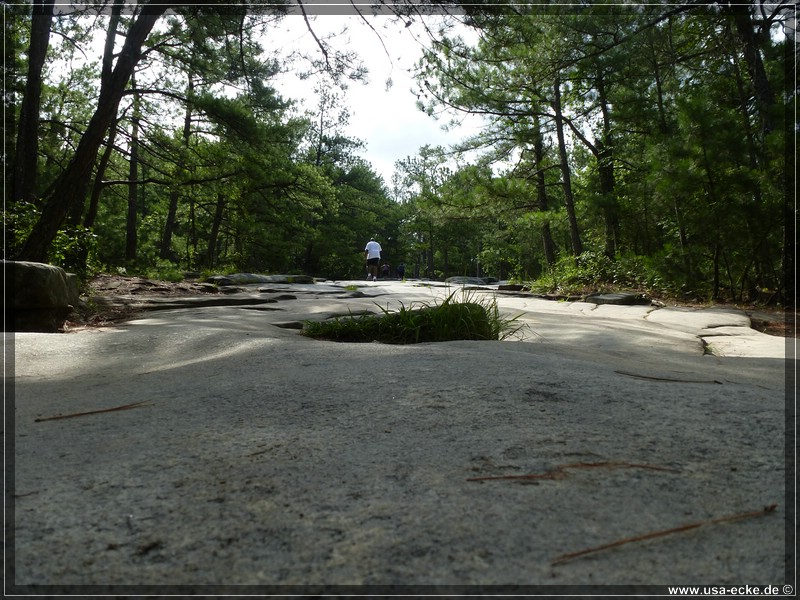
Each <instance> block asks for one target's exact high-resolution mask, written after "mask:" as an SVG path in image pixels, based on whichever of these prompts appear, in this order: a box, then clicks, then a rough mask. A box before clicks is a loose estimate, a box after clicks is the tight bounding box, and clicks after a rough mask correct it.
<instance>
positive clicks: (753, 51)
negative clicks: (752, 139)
mask: <svg viewBox="0 0 800 600" xmlns="http://www.w3.org/2000/svg"><path fill="white" fill-rule="evenodd" d="M726 10H727V12H728V14H730V15H732V17H733V21H734V24H735V25H736V32H737V34H738V36H739V39H740V40H741V42H742V51H743V53H744V59H745V62H746V63H747V73H748V75H749V76H750V81H751V82H752V84H753V92H754V96H755V102H756V109H757V110H758V114H759V116H760V117H761V126H762V128H763V131H764V133H769V132H770V131H772V129H773V127H774V123H773V120H774V119H773V114H772V113H773V109H774V106H775V94H774V93H773V91H772V86H771V85H770V83H769V79H767V71H766V69H765V68H764V61H763V59H762V58H761V49H760V47H759V43H758V40H757V38H756V34H755V32H754V31H753V20H752V18H751V15H750V5H749V4H733V3H728V4H727V6H726Z"/></svg>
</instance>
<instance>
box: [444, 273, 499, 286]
mask: <svg viewBox="0 0 800 600" xmlns="http://www.w3.org/2000/svg"><path fill="white" fill-rule="evenodd" d="M444 281H445V283H451V284H455V285H489V282H488V281H487V280H486V279H484V278H483V277H463V276H461V275H459V276H457V277H448V278H447V279H445V280H444Z"/></svg>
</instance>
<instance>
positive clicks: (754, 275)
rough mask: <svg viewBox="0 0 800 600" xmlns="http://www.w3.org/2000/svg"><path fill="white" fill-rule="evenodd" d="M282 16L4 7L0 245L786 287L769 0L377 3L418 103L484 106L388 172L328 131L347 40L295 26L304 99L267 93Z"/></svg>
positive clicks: (787, 112)
mask: <svg viewBox="0 0 800 600" xmlns="http://www.w3.org/2000/svg"><path fill="white" fill-rule="evenodd" d="M300 7H301V9H302V7H303V5H300ZM288 8H289V5H287V6H286V7H270V9H269V10H265V9H258V10H256V9H255V8H254V7H252V6H250V5H240V6H236V5H226V6H225V8H224V9H223V8H218V7H215V6H213V5H191V6H190V5H187V6H183V5H176V6H170V5H166V4H159V3H155V2H153V3H140V4H138V5H136V6H135V7H133V8H131V7H130V6H128V5H126V4H125V3H123V2H121V1H120V0H113V2H109V3H107V4H104V5H103V6H101V7H97V6H84V7H83V8H77V9H74V10H73V11H72V12H69V13H59V14H55V13H54V10H55V6H54V3H53V2H52V0H42V1H37V2H34V3H33V4H32V5H30V6H28V7H25V6H20V5H14V6H5V7H4V10H5V11H6V16H7V19H6V21H5V23H6V25H5V27H6V30H5V32H4V33H5V39H6V52H7V55H6V65H7V70H6V75H5V86H6V90H7V94H6V96H7V97H8V98H10V99H11V102H12V105H11V106H10V107H9V108H10V110H9V111H8V112H9V114H10V115H12V118H11V120H10V122H9V123H7V126H6V128H5V135H6V140H5V141H6V148H7V157H8V158H7V160H8V162H9V164H10V167H11V168H10V169H8V171H7V172H8V173H9V175H10V178H9V184H8V185H7V186H6V197H5V211H4V226H5V233H6V247H5V255H6V257H7V258H11V259H19V260H36V261H44V262H53V263H56V264H61V265H63V266H65V267H66V268H68V269H70V270H73V271H77V272H79V273H82V274H87V273H89V272H91V271H92V270H97V269H114V268H117V269H122V268H126V269H132V270H144V269H162V270H173V271H182V270H183V271H203V270H205V271H212V270H217V271H222V270H252V271H260V272H278V271H295V272H304V273H308V274H312V275H316V276H322V277H331V278H352V277H360V276H362V275H363V255H362V250H363V244H364V242H365V240H367V239H369V237H370V236H372V235H378V236H379V237H380V238H381V239H382V240H383V242H385V243H383V246H384V250H385V252H386V257H387V259H388V260H390V261H391V262H392V263H393V264H395V265H396V264H398V263H401V262H403V263H406V265H408V267H409V268H408V269H407V274H409V275H411V274H414V275H417V276H422V277H432V278H442V277H447V276H450V275H474V276H490V277H496V278H498V279H508V278H515V279H517V280H521V281H537V282H538V284H539V285H540V286H544V287H547V288H549V289H551V290H552V289H558V288H559V287H560V286H562V287H563V286H565V285H584V286H594V287H597V286H601V285H609V286H618V287H636V288H646V289H649V290H652V291H656V292H665V293H671V294H677V295H681V296H685V297H687V298H705V299H728V300H733V301H763V302H782V303H788V304H792V303H793V301H794V299H793V292H792V286H791V285H787V274H793V272H794V262H793V252H794V249H793V246H792V240H793V239H794V219H795V216H794V207H793V204H792V202H791V201H790V199H791V198H793V195H794V174H793V172H792V171H791V169H789V168H787V167H788V166H790V165H791V164H792V162H791V160H790V159H791V156H792V150H790V148H791V143H790V142H791V140H792V139H793V134H794V128H795V124H794V122H793V119H792V112H793V111H792V110H791V109H792V107H793V106H794V103H795V101H796V87H795V86H796V82H795V81H794V79H793V78H792V77H791V73H792V69H791V67H792V65H794V64H795V61H796V55H795V53H796V48H795V46H794V45H793V42H792V38H793V35H794V34H793V32H791V31H788V33H787V31H786V30H785V28H786V27H788V20H789V17H790V16H791V6H790V5H789V4H788V2H779V3H769V4H768V3H755V4H739V3H727V2H719V3H712V4H708V3H697V2H686V3H683V4H648V5H638V4H637V5H631V6H627V5H619V4H615V3H610V2H609V3H605V2H598V3H585V4H581V5H579V6H574V5H570V6H569V7H567V6H559V5H553V6H551V7H547V8H542V7H539V6H533V5H531V6H526V5H520V4H514V5H510V4H509V5H497V4H492V5H491V6H489V5H487V6H481V5H479V4H475V3H469V4H463V5H462V6H460V7H459V6H458V5H455V10H451V8H452V7H451V8H448V9H447V10H445V8H444V7H442V8H436V7H434V6H433V5H432V6H431V7H430V8H431V10H428V11H423V10H422V7H420V6H418V5H415V4H413V3H402V2H387V3H384V8H388V12H390V13H391V14H392V15H394V16H399V17H400V18H402V19H404V21H407V23H408V24H409V25H411V24H412V23H418V24H422V26H423V30H424V31H425V32H426V33H427V36H426V38H425V40H426V43H425V48H424V50H423V53H422V58H421V59H420V61H419V63H418V64H417V66H416V69H415V72H414V76H415V79H416V81H417V84H418V90H417V95H418V99H419V107H420V109H421V110H424V111H426V112H428V113H430V114H434V113H441V112H449V113H450V114H451V115H453V116H455V117H457V116H458V114H473V115H482V116H483V118H484V120H485V127H484V128H483V130H482V131H481V132H480V133H479V134H477V135H475V136H473V137H472V138H470V139H466V140H464V141H463V143H462V144H460V145H459V146H457V147H454V148H438V147H431V146H430V145H427V144H421V147H420V150H419V153H418V155H416V156H408V157H406V158H405V159H402V160H399V161H398V163H397V165H396V175H395V179H394V181H393V182H392V184H393V186H392V189H390V188H389V187H388V186H387V183H386V182H384V181H383V180H382V179H381V178H380V177H379V176H378V175H377V174H376V173H375V172H374V170H373V169H372V167H371V165H370V164H369V162H368V161H366V160H364V159H363V158H361V157H360V156H359V155H358V150H359V149H360V148H361V146H362V144H363V140H358V139H353V138H351V137H349V135H348V133H347V127H348V123H349V120H350V118H351V117H352V115H350V114H349V111H348V110H347V106H346V101H345V100H344V99H343V97H342V96H341V95H340V94H339V93H338V92H337V89H338V88H337V84H338V83H341V82H342V81H344V80H347V79H348V78H349V79H354V80H360V79H362V78H363V76H364V71H363V68H362V67H361V65H360V64H359V61H358V57H357V55H356V54H355V53H354V52H352V51H349V50H347V49H345V48H339V49H336V48H335V47H334V46H332V45H330V43H329V41H327V40H324V39H320V38H318V37H317V36H316V35H315V36H314V37H315V40H316V41H317V42H318V44H319V49H320V52H319V53H318V55H317V56H316V57H315V58H314V59H312V60H309V61H306V63H304V64H303V66H302V68H303V69H305V70H306V71H308V72H309V73H311V72H317V73H319V74H322V75H323V77H325V78H326V79H324V82H325V83H321V84H320V86H319V87H318V90H317V101H316V109H315V110H312V111H307V112H301V111H299V110H297V106H296V102H295V99H293V98H285V97H282V96H281V94H280V93H279V92H278V91H277V90H276V88H275V87H274V85H273V84H272V80H273V79H274V78H275V77H276V76H277V75H278V74H279V73H280V72H281V71H282V70H285V69H287V68H299V67H297V65H294V66H290V63H289V62H288V57H287V56H281V55H279V54H270V53H269V52H266V51H265V49H264V47H263V40H264V39H265V36H269V34H270V28H271V27H274V26H275V24H276V23H277V22H278V21H279V20H281V19H283V18H285V16H286V14H287V11H288ZM446 12H449V13H450V14H445V13H446ZM303 16H306V15H305V13H303ZM353 18H354V19H355V20H356V21H358V22H361V21H365V19H361V18H360V17H359V16H358V15H355V16H354V17H353ZM296 22H297V23H298V25H301V24H302V26H304V27H305V26H307V25H308V26H310V25H309V24H308V21H307V19H304V20H302V21H301V20H300V19H296ZM312 31H313V29H312ZM467 33H469V35H466V34H467ZM387 43H388V42H387ZM467 153H469V154H467ZM453 156H471V157H472V158H471V159H470V160H468V161H467V160H466V159H462V160H461V161H459V162H458V163H454V162H453V161H452V157H453Z"/></svg>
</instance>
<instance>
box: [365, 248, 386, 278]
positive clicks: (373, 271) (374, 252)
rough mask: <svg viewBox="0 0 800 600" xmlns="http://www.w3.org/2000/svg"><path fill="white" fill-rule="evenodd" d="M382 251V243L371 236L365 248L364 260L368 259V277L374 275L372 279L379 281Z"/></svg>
mask: <svg viewBox="0 0 800 600" xmlns="http://www.w3.org/2000/svg"><path fill="white" fill-rule="evenodd" d="M381 251H382V248H381V245H380V244H379V243H378V242H376V241H375V238H374V237H371V238H369V241H368V242H367V245H366V247H365V248H364V260H366V261H367V279H369V278H370V277H372V281H378V264H379V263H380V262H381Z"/></svg>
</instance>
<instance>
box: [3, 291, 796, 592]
mask: <svg viewBox="0 0 800 600" xmlns="http://www.w3.org/2000/svg"><path fill="white" fill-rule="evenodd" d="M329 285H330V287H331V288H332V290H328V292H331V291H334V292H337V293H336V294H334V293H312V292H310V291H308V290H307V289H306V288H301V287H299V286H298V287H296V288H295V291H294V292H290V293H289V294H288V295H294V296H295V297H294V298H288V297H287V298H285V299H282V300H277V301H276V302H274V303H269V304H267V305H265V306H259V305H256V304H253V305H249V306H248V305H239V306H202V307H192V308H180V309H172V310H159V311H154V312H147V313H145V314H144V315H143V316H142V317H141V318H139V319H136V320H133V321H130V322H128V323H124V324H122V325H119V326H115V327H109V328H99V329H92V330H86V331H81V332H79V333H74V334H61V335H52V334H51V335H47V334H37V333H25V334H17V335H16V336H14V337H13V338H11V339H9V340H7V343H9V344H12V345H13V348H9V349H8V350H9V351H10V350H13V351H14V352H15V372H14V376H15V379H14V383H15V397H14V402H15V410H14V413H13V414H14V423H13V427H12V428H10V429H9V435H12V434H13V445H14V457H15V465H14V466H15V469H14V471H13V472H14V474H15V481H14V490H13V491H14V494H15V499H14V509H15V510H14V512H13V517H14V523H13V526H14V533H15V540H14V541H15V545H14V550H15V555H14V556H15V562H14V565H15V571H14V573H12V574H11V577H12V578H13V579H11V581H12V582H13V584H15V585H16V586H19V587H17V588H15V589H17V590H21V591H31V590H33V589H36V590H38V592H39V593H45V592H47V588H33V587H31V586H42V585H44V586H47V585H51V586H61V589H67V590H72V591H73V593H81V590H82V589H85V588H81V586H85V585H88V584H97V585H103V586H111V587H110V588H109V587H104V588H103V589H105V590H111V591H113V592H117V593H127V594H129V595H131V594H135V591H133V590H134V588H128V587H126V586H133V585H141V584H143V583H145V584H147V585H151V586H155V589H157V590H159V591H160V592H161V593H165V594H166V593H170V590H173V591H176V588H174V587H171V586H176V585H182V586H187V587H185V588H181V589H179V590H177V591H180V592H181V593H208V589H209V588H204V587H202V586H203V585H207V584H226V585H247V586H290V587H282V588H276V589H274V590H272V591H273V592H274V593H278V591H280V590H283V591H284V592H285V591H286V590H292V589H295V590H299V591H302V589H303V588H292V587H291V586H307V585H320V586H336V585H342V586H350V585H356V586H358V585H366V586H375V585H401V586H403V585H456V586H459V585H512V586H566V587H564V588H559V589H563V590H565V592H566V593H577V592H579V590H580V589H584V590H585V589H586V588H585V587H584V588H579V587H576V586H589V585H635V586H641V587H638V588H637V589H640V590H644V591H650V592H652V593H658V590H653V588H651V587H650V586H666V585H672V584H674V583H676V582H690V581H691V582H700V581H702V582H707V581H713V582H715V584H719V585H739V584H741V583H742V582H744V581H750V582H766V581H770V582H774V583H782V582H783V578H784V573H785V563H784V557H785V556H786V552H787V549H786V548H785V547H784V531H785V519H786V517H787V511H786V507H785V506H784V498H785V494H784V492H785V472H784V469H785V463H784V454H785V447H784V435H783V432H784V430H785V423H784V417H785V410H786V406H787V405H786V398H785V389H784V365H785V363H784V357H783V356H782V355H781V356H773V357H769V356H763V355H762V351H757V352H751V351H748V350H747V347H748V346H747V343H749V342H747V340H749V339H751V338H752V337H753V336H752V335H719V336H717V338H720V339H722V338H724V339H725V340H728V339H730V340H731V342H732V348H736V349H738V350H737V351H738V352H740V354H739V355H732V354H730V355H714V354H708V353H704V352H705V349H704V343H703V338H702V337H701V334H702V333H703V332H704V331H706V330H708V329H709V325H717V324H718V325H719V326H718V327H711V328H710V329H711V330H714V331H716V332H717V333H722V334H725V333H729V330H728V328H729V327H730V328H733V329H736V330H738V329H739V328H742V329H745V328H744V327H742V326H740V325H739V323H740V321H739V320H735V321H733V322H732V323H728V324H725V325H722V324H721V323H722V321H724V319H722V317H720V316H719V315H716V314H713V315H711V316H709V317H707V318H703V319H700V318H699V317H698V321H697V322H696V323H694V324H693V325H692V326H691V327H688V326H687V324H686V322H685V321H681V320H677V321H678V322H677V323H676V322H675V321H673V320H671V318H670V319H665V320H663V321H659V320H656V321H653V316H654V314H656V313H657V312H660V311H661V310H663V309H658V310H656V311H653V310H645V309H647V308H651V307H643V306H629V307H623V306H615V305H594V309H592V310H589V308H588V307H585V306H581V304H585V303H565V302H564V303H556V302H548V301H544V300H537V299H526V298H518V297H514V298H502V299H499V300H498V302H499V303H500V307H501V310H502V311H503V312H504V313H505V314H509V315H519V321H521V322H522V323H523V324H525V325H526V328H525V330H524V331H520V334H519V336H517V337H515V338H514V339H513V340H509V341H505V342H448V343H439V344H418V345H410V346H391V345H383V344H376V343H372V344H338V343H334V342H322V341H317V340H312V339H309V338H305V337H302V336H301V335H300V334H299V332H297V331H296V330H291V329H287V328H284V327H279V326H276V323H280V322H285V321H291V320H297V321H302V320H303V319H321V318H326V317H327V316H328V315H330V314H332V313H334V312H340V313H341V312H343V311H344V312H347V311H359V310H375V311H379V310H381V308H383V307H385V308H388V309H391V308H392V307H393V306H397V305H399V303H401V302H402V303H404V304H406V305H408V304H409V303H411V302H431V301H437V299H440V298H442V297H444V296H442V295H440V294H446V293H451V292H452V290H450V291H449V292H448V290H447V289H446V288H438V287H437V288H429V287H415V286H413V285H410V284H401V283H399V282H397V283H394V284H380V283H377V284H369V285H361V287H360V288H359V291H361V292H362V293H364V294H367V295H369V297H363V296H362V297H352V296H348V295H347V294H349V293H351V292H352V291H353V290H352V289H347V285H349V284H345V283H343V282H339V283H338V284H336V285H334V284H329ZM309 287H311V286H309ZM336 288H339V289H340V290H341V294H338V290H337V289H336ZM304 289H305V290H306V292H307V293H301V292H302V290H304ZM320 291H321V292H324V291H325V290H323V289H322V288H320ZM280 292H281V293H286V292H287V290H285V289H283V288H281V290H280ZM267 307H268V308H269V310H259V309H260V308H267ZM624 309H628V310H630V311H631V312H627V313H621V312H618V311H622V310H624ZM673 312H674V311H673ZM731 318H734V317H731ZM725 319H728V317H727V316H726V317H725ZM735 319H738V317H735ZM750 331H752V330H750ZM753 333H758V332H753ZM759 335H763V334H759ZM766 337H770V336H766ZM715 339H716V338H715ZM773 339H774V340H775V342H774V344H772V345H770V346H769V350H770V352H773V353H774V354H777V350H776V348H780V349H781V350H782V351H783V350H784V349H785V345H784V340H783V339H780V338H773ZM745 342H746V343H745ZM714 343H715V342H712V345H713V344H714ZM731 352H733V350H731ZM114 409H116V410H114ZM98 411H103V412H98ZM519 476H524V477H521V478H520V477H519ZM514 477H517V478H514ZM498 478H499V479H498ZM773 506H774V508H773V509H772V510H771V512H767V513H763V509H764V507H773ZM761 513H763V514H761ZM742 514H749V515H751V516H749V517H747V518H742V519H738V520H733V521H730V522H728V521H724V520H723V521H720V522H718V523H717V524H707V525H705V526H703V527H699V528H692V529H691V530H687V531H684V532H682V533H675V534H672V535H666V536H661V537H654V538H652V539H649V540H647V541H644V542H640V543H629V544H621V545H619V546H617V547H614V548H609V549H607V550H604V551H598V552H594V553H589V554H587V555H585V556H581V557H577V558H574V559H570V560H565V561H559V560H558V559H559V557H562V556H564V555H567V554H571V553H575V552H580V551H582V550H585V549H588V548H594V547H598V546H603V545H605V544H610V543H613V542H616V541H619V540H624V539H626V538H632V537H637V536H642V535H646V534H649V533H653V532H659V531H664V530H669V529H675V528H680V527H682V526H685V525H688V524H692V523H698V522H705V523H711V522H713V521H714V520H715V519H717V520H718V519H720V518H725V517H729V516H736V515H742ZM753 515H756V516H753ZM210 589H213V588H210ZM247 589H252V590H253V591H254V592H255V593H258V590H262V591H263V590H266V589H269V588H265V587H254V588H247ZM331 589H332V590H333V591H335V589H336V588H331ZM354 589H355V590H356V591H357V590H359V589H362V590H364V592H368V591H369V590H370V589H371V588H354ZM525 589H531V588H525ZM552 589H553V588H552V587H542V588H540V590H539V591H540V593H548V590H552ZM665 589H666V588H664V590H665ZM187 590H188V591H187ZM276 590H277V591H276ZM239 591H243V590H242V589H240V590H239ZM663 593H666V592H665V591H663Z"/></svg>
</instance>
